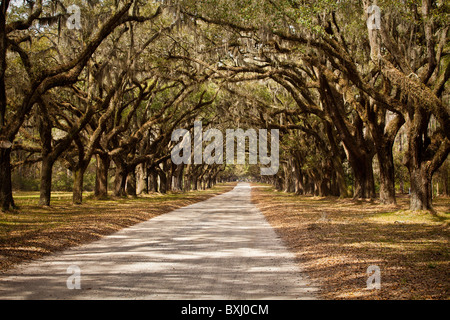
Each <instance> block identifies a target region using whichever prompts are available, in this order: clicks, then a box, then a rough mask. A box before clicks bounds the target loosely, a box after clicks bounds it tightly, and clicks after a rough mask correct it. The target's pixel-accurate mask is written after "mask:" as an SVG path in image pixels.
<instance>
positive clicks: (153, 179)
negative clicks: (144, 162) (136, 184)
mask: <svg viewBox="0 0 450 320" xmlns="http://www.w3.org/2000/svg"><path fill="white" fill-rule="evenodd" d="M147 172H148V175H149V191H150V192H158V172H157V171H156V170H155V169H154V168H153V167H150V168H148V170H147Z"/></svg>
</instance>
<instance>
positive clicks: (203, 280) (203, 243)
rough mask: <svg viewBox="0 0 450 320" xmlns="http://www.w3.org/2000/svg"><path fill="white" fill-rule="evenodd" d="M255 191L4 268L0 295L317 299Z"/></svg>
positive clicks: (243, 187) (245, 188)
mask: <svg viewBox="0 0 450 320" xmlns="http://www.w3.org/2000/svg"><path fill="white" fill-rule="evenodd" d="M250 191H251V189H250V185H249V184H246V183H240V184H238V186H237V187H236V188H235V189H234V190H232V191H230V192H228V193H225V194H222V195H219V196H216V197H214V198H211V199H208V200H206V201H203V202H200V203H196V204H193V205H190V206H187V207H184V208H181V209H177V210H175V211H172V212H170V213H167V214H164V215H161V216H158V217H155V218H153V219H150V220H148V221H146V222H143V223H139V224H137V225H134V226H132V227H129V228H126V229H123V230H121V231H119V232H117V233H115V234H112V235H110V236H106V237H104V238H102V239H101V240H98V241H96V242H92V243H90V244H88V245H83V246H80V247H76V248H73V249H70V250H67V251H64V252H61V253H58V254H53V255H50V256H47V257H45V258H43V259H39V260H36V261H33V262H30V263H26V264H23V265H20V266H18V267H17V268H15V269H12V270H10V271H8V272H7V273H5V274H2V275H0V299H158V300H163V299H170V300H175V299H176V300H178V299H180V300H182V299H183V300H184V299H210V300H215V299H223V300H238V299H243V300H244V299H286V300H287V299H289V300H293V299H315V298H316V292H317V288H316V287H314V286H312V285H311V283H310V281H309V280H308V278H307V277H305V276H304V275H303V274H302V273H301V270H300V269H299V266H298V264H297V263H296V262H295V261H294V256H293V254H292V253H290V252H288V250H287V248H286V247H285V246H284V244H283V243H282V241H281V240H280V238H279V237H278V236H277V235H276V233H275V231H274V230H273V228H272V227H271V226H270V225H269V223H268V222H267V221H266V220H265V218H264V216H263V215H262V214H261V212H260V211H259V210H258V209H256V207H255V206H254V205H253V204H252V203H251V201H250ZM77 287H79V289H78V288H77ZM69 288H73V289H69Z"/></svg>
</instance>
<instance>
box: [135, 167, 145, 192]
mask: <svg viewBox="0 0 450 320" xmlns="http://www.w3.org/2000/svg"><path fill="white" fill-rule="evenodd" d="M136 179H137V190H136V193H137V194H141V193H148V174H147V166H146V164H145V163H141V164H139V165H138V166H137V174H136Z"/></svg>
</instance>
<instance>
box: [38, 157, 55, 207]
mask: <svg viewBox="0 0 450 320" xmlns="http://www.w3.org/2000/svg"><path fill="white" fill-rule="evenodd" d="M52 169H53V161H52V160H51V159H50V158H49V157H43V159H42V163H41V179H40V194H39V205H41V206H50V197H51V192H52V173H53V170H52Z"/></svg>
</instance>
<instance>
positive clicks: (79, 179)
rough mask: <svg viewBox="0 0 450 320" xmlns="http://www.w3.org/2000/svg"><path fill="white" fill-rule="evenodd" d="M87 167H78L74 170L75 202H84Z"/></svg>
mask: <svg viewBox="0 0 450 320" xmlns="http://www.w3.org/2000/svg"><path fill="white" fill-rule="evenodd" d="M85 171H86V167H81V168H77V169H75V170H74V172H73V196H72V202H73V204H81V203H82V202H83V180H84V172H85Z"/></svg>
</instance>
